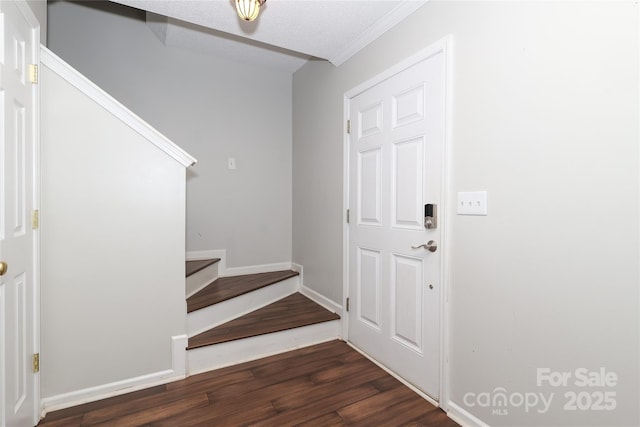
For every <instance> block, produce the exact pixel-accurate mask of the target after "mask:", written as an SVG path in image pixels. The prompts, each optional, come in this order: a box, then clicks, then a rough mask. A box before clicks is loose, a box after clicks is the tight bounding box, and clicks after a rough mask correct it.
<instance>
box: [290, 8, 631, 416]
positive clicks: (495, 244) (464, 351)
mask: <svg viewBox="0 0 640 427" xmlns="http://www.w3.org/2000/svg"><path fill="white" fill-rule="evenodd" d="M448 34H451V35H453V40H454V77H453V90H454V98H453V116H452V123H453V138H452V143H451V149H452V164H451V170H450V172H451V178H452V188H451V191H450V192H449V193H448V194H447V196H448V198H449V200H452V199H455V195H456V192H458V191H470V190H487V191H488V194H489V215H488V216H486V217H461V216H456V215H450V216H449V217H448V218H446V219H447V220H448V221H450V224H451V228H452V230H453V232H452V235H451V236H450V240H449V241H448V244H449V245H450V249H451V257H450V275H451V282H450V283H449V286H450V316H451V325H450V330H449V333H450V340H451V347H450V355H451V361H450V372H451V381H450V386H451V389H450V392H451V396H450V397H451V402H453V403H454V405H458V406H459V407H460V408H462V409H464V410H466V411H468V412H469V413H471V414H473V415H475V416H477V417H479V418H481V419H482V420H484V421H485V422H487V423H488V424H490V425H637V424H638V422H639V421H640V420H639V419H638V408H637V402H638V381H637V380H638V377H639V372H638V360H639V354H638V348H639V336H640V331H639V318H638V313H639V311H640V310H639V292H638V283H639V280H640V277H639V272H638V260H639V249H638V237H639V234H638V233H639V224H638V223H639V217H640V212H639V190H640V188H639V175H638V155H639V153H638V137H639V132H638V114H639V107H638V90H639V87H638V72H639V71H640V70H639V69H638V57H639V56H638V5H637V4H634V2H626V3H624V2H539V3H535V2H460V1H431V2H429V3H427V4H426V5H425V6H424V7H423V8H421V9H420V10H418V11H417V12H416V13H415V14H414V15H412V16H411V17H409V18H408V19H406V20H405V21H403V22H402V23H401V24H400V25H398V26H397V27H395V28H394V29H392V30H391V31H389V32H388V33H387V34H385V35H384V36H383V37H381V38H380V39H378V40H377V41H375V42H374V43H372V44H371V45H369V46H368V47H367V48H365V49H364V50H363V51H361V52H360V53H359V54H358V55H356V56H354V57H353V58H351V59H350V60H349V61H347V62H346V63H344V64H343V65H341V66H340V67H337V68H334V67H332V66H330V65H328V64H326V63H322V62H312V63H308V64H307V65H305V66H304V67H303V68H302V69H300V70H299V71H298V72H296V73H295V74H294V83H293V93H294V101H293V107H294V108H293V165H294V169H293V182H294V187H293V200H294V204H293V210H294V217H293V236H294V239H293V253H294V261H295V262H297V263H300V264H302V265H304V269H305V270H304V271H305V284H306V285H307V286H309V287H310V288H312V289H314V290H316V291H317V292H319V293H321V294H323V295H325V296H327V297H328V298H330V299H332V300H334V301H336V302H341V301H342V297H343V295H342V260H343V257H342V221H343V215H344V213H343V211H342V198H343V193H342V192H343V184H342V167H343V166H342V165H343V132H344V123H343V94H344V93H345V92H346V91H347V90H349V89H351V88H353V87H355V86H356V85H358V84H359V83H361V82H363V81H365V80H367V79H369V78H371V77H373V76H374V75H376V74H378V73H380V72H382V71H383V70H385V69H386V68H388V67H390V66H392V65H393V64H395V63H397V62H399V61H401V60H402V59H404V58H406V57H407V56H409V55H411V54H412V53H414V52H417V51H418V50H420V49H422V48H424V47H426V46H428V45H429V44H430V43H431V42H434V41H436V40H439V39H440V38H442V37H444V36H446V35H448ZM544 367H548V368H550V369H552V370H557V371H565V370H566V371H571V372H573V371H574V370H575V369H577V368H581V367H585V368H588V369H598V368H600V367H604V368H605V369H606V370H607V371H612V372H615V373H616V374H617V375H618V378H619V381H618V383H617V385H616V386H615V387H613V388H612V389H609V390H612V391H615V392H617V408H616V410H615V411H609V412H607V411H600V412H594V411H577V412H576V411H564V410H563V408H562V404H563V403H564V402H566V398H565V397H564V396H563V394H564V392H566V391H568V390H573V391H576V392H579V391H585V389H584V388H582V389H581V388H576V387H574V388H569V389H566V388H558V389H549V388H546V387H537V385H536V372H537V371H536V369H537V368H544ZM497 387H504V388H505V389H506V390H507V391H508V392H509V393H512V392H545V393H551V392H555V394H556V396H555V401H554V402H553V406H552V408H551V409H550V411H549V413H547V414H538V413H537V412H535V411H530V412H529V413H525V411H524V409H522V408H513V407H512V408H511V409H510V410H509V415H508V416H497V415H495V416H494V415H492V414H491V408H482V407H478V406H475V407H469V406H465V404H464V400H463V397H464V396H465V394H466V393H468V392H474V393H480V392H488V393H490V392H492V391H493V390H494V389H495V388H497ZM599 390H601V391H602V390H603V389H599ZM586 391H589V390H588V389H587V390H586ZM445 404H446V402H445Z"/></svg>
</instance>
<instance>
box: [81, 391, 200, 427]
mask: <svg viewBox="0 0 640 427" xmlns="http://www.w3.org/2000/svg"><path fill="white" fill-rule="evenodd" d="M208 405H209V399H207V395H206V394H204V393H202V394H195V395H190V396H187V397H185V398H183V399H181V400H177V401H173V402H170V403H165V404H160V405H154V406H153V407H150V408H146V409H145V410H143V411H137V412H134V413H130V414H127V415H123V416H114V417H112V418H110V419H108V420H107V421H104V422H101V423H91V422H87V423H85V422H83V426H95V427H139V426H141V425H144V424H149V423H152V422H153V421H157V420H163V419H167V418H170V417H172V416H176V415H179V414H184V413H189V412H191V411H193V410H194V409H196V408H203V407H206V406H208Z"/></svg>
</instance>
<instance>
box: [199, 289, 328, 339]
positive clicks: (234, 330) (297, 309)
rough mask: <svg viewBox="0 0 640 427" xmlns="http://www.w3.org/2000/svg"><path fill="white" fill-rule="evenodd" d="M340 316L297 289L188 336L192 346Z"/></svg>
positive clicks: (325, 320)
mask: <svg viewBox="0 0 640 427" xmlns="http://www.w3.org/2000/svg"><path fill="white" fill-rule="evenodd" d="M337 319H340V316H338V315H337V314H335V313H332V312H330V311H329V310H327V309H325V308H324V307H322V306H320V305H319V304H316V303H315V302H313V301H311V300H310V299H309V298H307V297H305V296H304V295H302V294H301V293H298V292H296V293H294V294H292V295H289V296H288V297H285V298H283V299H281V300H279V301H276V302H274V303H273V304H269V305H268V306H266V307H263V308H260V309H258V310H256V311H252V312H251V313H248V314H245V315H244V316H242V317H239V318H237V319H234V320H231V321H229V322H227V323H224V324H222V325H220V326H217V327H215V328H213V329H210V330H208V331H205V332H203V333H201V334H198V335H196V336H194V337H192V338H189V346H188V347H187V348H188V349H189V350H191V349H194V348H199V347H203V346H208V345H213V344H220V343H223V342H228V341H233V340H238V339H243V338H248V337H255V336H258V335H264V334H269V333H273V332H279V331H285V330H288V329H293V328H299V327H302V326H308V325H314V324H316V323H322V322H328V321H331V320H337Z"/></svg>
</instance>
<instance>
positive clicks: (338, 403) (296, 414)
mask: <svg viewBox="0 0 640 427" xmlns="http://www.w3.org/2000/svg"><path fill="white" fill-rule="evenodd" d="M376 393H378V390H376V389H375V388H374V387H372V386H370V385H360V386H357V387H353V388H349V389H346V390H341V391H338V390H334V393H332V394H330V395H328V396H324V397H323V398H315V399H312V400H310V401H308V402H307V403H306V404H305V405H303V406H300V407H297V408H294V409H291V410H287V411H283V412H279V413H278V415H275V416H271V417H269V418H268V419H262V420H260V421H259V422H258V423H255V424H251V425H256V426H257V425H266V424H268V425H273V426H294V425H296V424H299V423H301V422H305V421H309V420H311V419H313V418H317V417H318V416H322V415H326V414H328V413H330V412H335V411H336V410H337V409H339V408H341V407H343V406H346V405H349V404H351V403H353V402H357V401H359V400H361V399H365V398H367V397H369V396H373V395H375V394H376Z"/></svg>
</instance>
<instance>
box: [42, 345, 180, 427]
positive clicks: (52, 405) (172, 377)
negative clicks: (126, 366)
mask: <svg viewBox="0 0 640 427" xmlns="http://www.w3.org/2000/svg"><path fill="white" fill-rule="evenodd" d="M186 347H187V336H186V335H176V336H174V337H171V359H172V360H171V369H167V370H164V371H158V372H152V373H150V374H146V375H140V376H138V377H133V378H127V379H124V380H121V381H114V382H112V383H107V384H102V385H99V386H95V387H89V388H85V389H81V390H75V391H71V392H69V393H63V394H59V395H57V396H51V397H45V398H43V399H42V401H41V403H40V405H41V413H42V417H44V416H45V415H46V414H47V413H48V412H51V411H57V410H60V409H65V408H70V407H72V406H77V405H82V404H84V403H89V402H95V401H96V400H101V399H107V398H109V397H113V396H118V395H121V394H126V393H131V392H132V391H137V390H141V389H144V388H149V387H154V386H157V385H160V384H166V383H170V382H173V381H178V380H181V379H184V378H185V376H186V368H187V352H186Z"/></svg>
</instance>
